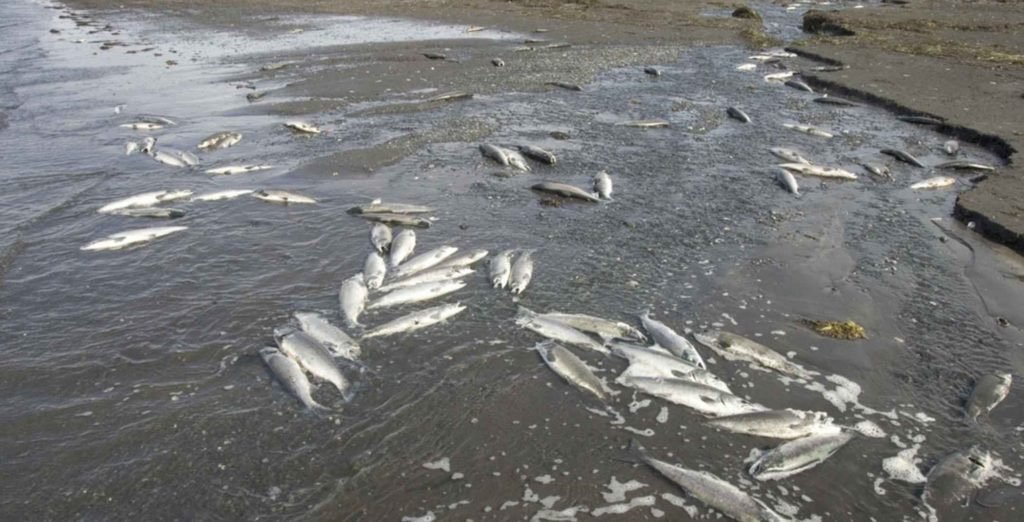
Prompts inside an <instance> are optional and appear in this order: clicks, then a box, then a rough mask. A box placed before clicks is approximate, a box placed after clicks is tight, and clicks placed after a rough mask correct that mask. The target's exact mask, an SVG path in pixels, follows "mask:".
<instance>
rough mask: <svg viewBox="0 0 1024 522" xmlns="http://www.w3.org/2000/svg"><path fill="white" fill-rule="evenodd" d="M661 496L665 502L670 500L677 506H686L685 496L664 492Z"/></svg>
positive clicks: (670, 502)
mask: <svg viewBox="0 0 1024 522" xmlns="http://www.w3.org/2000/svg"><path fill="white" fill-rule="evenodd" d="M661 498H662V500H664V501H665V502H668V503H669V504H672V505H673V506H675V507H681V508H684V507H686V499H684V498H683V497H680V496H676V495H673V494H671V493H662V494H661Z"/></svg>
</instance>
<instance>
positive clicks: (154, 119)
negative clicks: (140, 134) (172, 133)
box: [136, 114, 178, 126]
mask: <svg viewBox="0 0 1024 522" xmlns="http://www.w3.org/2000/svg"><path fill="white" fill-rule="evenodd" d="M136 121H141V122H146V123H157V124H160V125H164V126H168V125H170V126H174V125H177V124H178V122H176V121H174V120H172V119H170V118H167V117H165V116H157V115H155V114H144V115H140V116H139V117H138V118H136Z"/></svg>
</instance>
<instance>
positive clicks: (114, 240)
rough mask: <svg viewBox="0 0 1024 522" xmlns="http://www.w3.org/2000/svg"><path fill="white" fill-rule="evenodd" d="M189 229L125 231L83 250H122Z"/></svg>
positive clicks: (87, 246) (155, 228)
mask: <svg viewBox="0 0 1024 522" xmlns="http://www.w3.org/2000/svg"><path fill="white" fill-rule="evenodd" d="M187 229H188V227H151V228H137V229H134V230H125V231H123V232H116V233H113V234H110V235H109V236H107V237H105V238H103V239H97V240H96V241H93V242H91V243H89V244H87V245H85V246H83V247H82V250H94V251H95V250H120V249H122V248H125V247H129V246H131V245H136V244H139V243H146V242H149V241H152V240H154V239H157V238H160V237H164V236H166V235H168V234H173V233H175V232H180V231H182V230H187Z"/></svg>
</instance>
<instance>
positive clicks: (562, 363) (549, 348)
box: [536, 341, 611, 401]
mask: <svg viewBox="0 0 1024 522" xmlns="http://www.w3.org/2000/svg"><path fill="white" fill-rule="evenodd" d="M536 350H537V353H539V354H540V357H541V359H543V360H544V363H545V364H547V365H548V368H551V371H553V372H555V373H557V374H558V375H559V377H561V378H563V379H565V381H566V382H568V383H569V384H571V385H573V386H575V387H576V388H579V389H581V390H583V391H587V392H590V393H593V394H594V395H596V396H597V398H598V399H601V400H602V401H603V400H607V399H608V395H609V394H610V393H611V390H609V389H608V387H607V386H606V385H605V384H604V382H602V381H601V379H598V378H597V376H596V375H594V371H593V370H592V369H591V368H590V367H589V366H587V363H585V362H583V361H582V360H580V358H579V357H576V354H574V353H572V352H570V351H569V350H568V349H567V348H565V347H564V346H560V345H558V344H555V343H554V342H552V341H545V342H542V343H540V344H538V345H537V346H536Z"/></svg>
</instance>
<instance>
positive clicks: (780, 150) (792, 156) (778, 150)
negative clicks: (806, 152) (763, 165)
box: [768, 147, 811, 165]
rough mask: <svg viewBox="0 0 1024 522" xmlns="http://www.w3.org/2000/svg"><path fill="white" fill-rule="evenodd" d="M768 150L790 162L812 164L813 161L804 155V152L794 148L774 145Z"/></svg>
mask: <svg viewBox="0 0 1024 522" xmlns="http://www.w3.org/2000/svg"><path fill="white" fill-rule="evenodd" d="M768 151H769V152H771V153H772V154H774V155H775V156H777V157H779V158H782V159H784V160H786V161H788V162H790V163H803V164H805V165H810V164H811V161H810V160H809V159H807V158H805V157H803V155H802V154H800V153H799V152H797V151H795V150H793V149H787V148H785V147H772V148H770V149H768Z"/></svg>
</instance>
